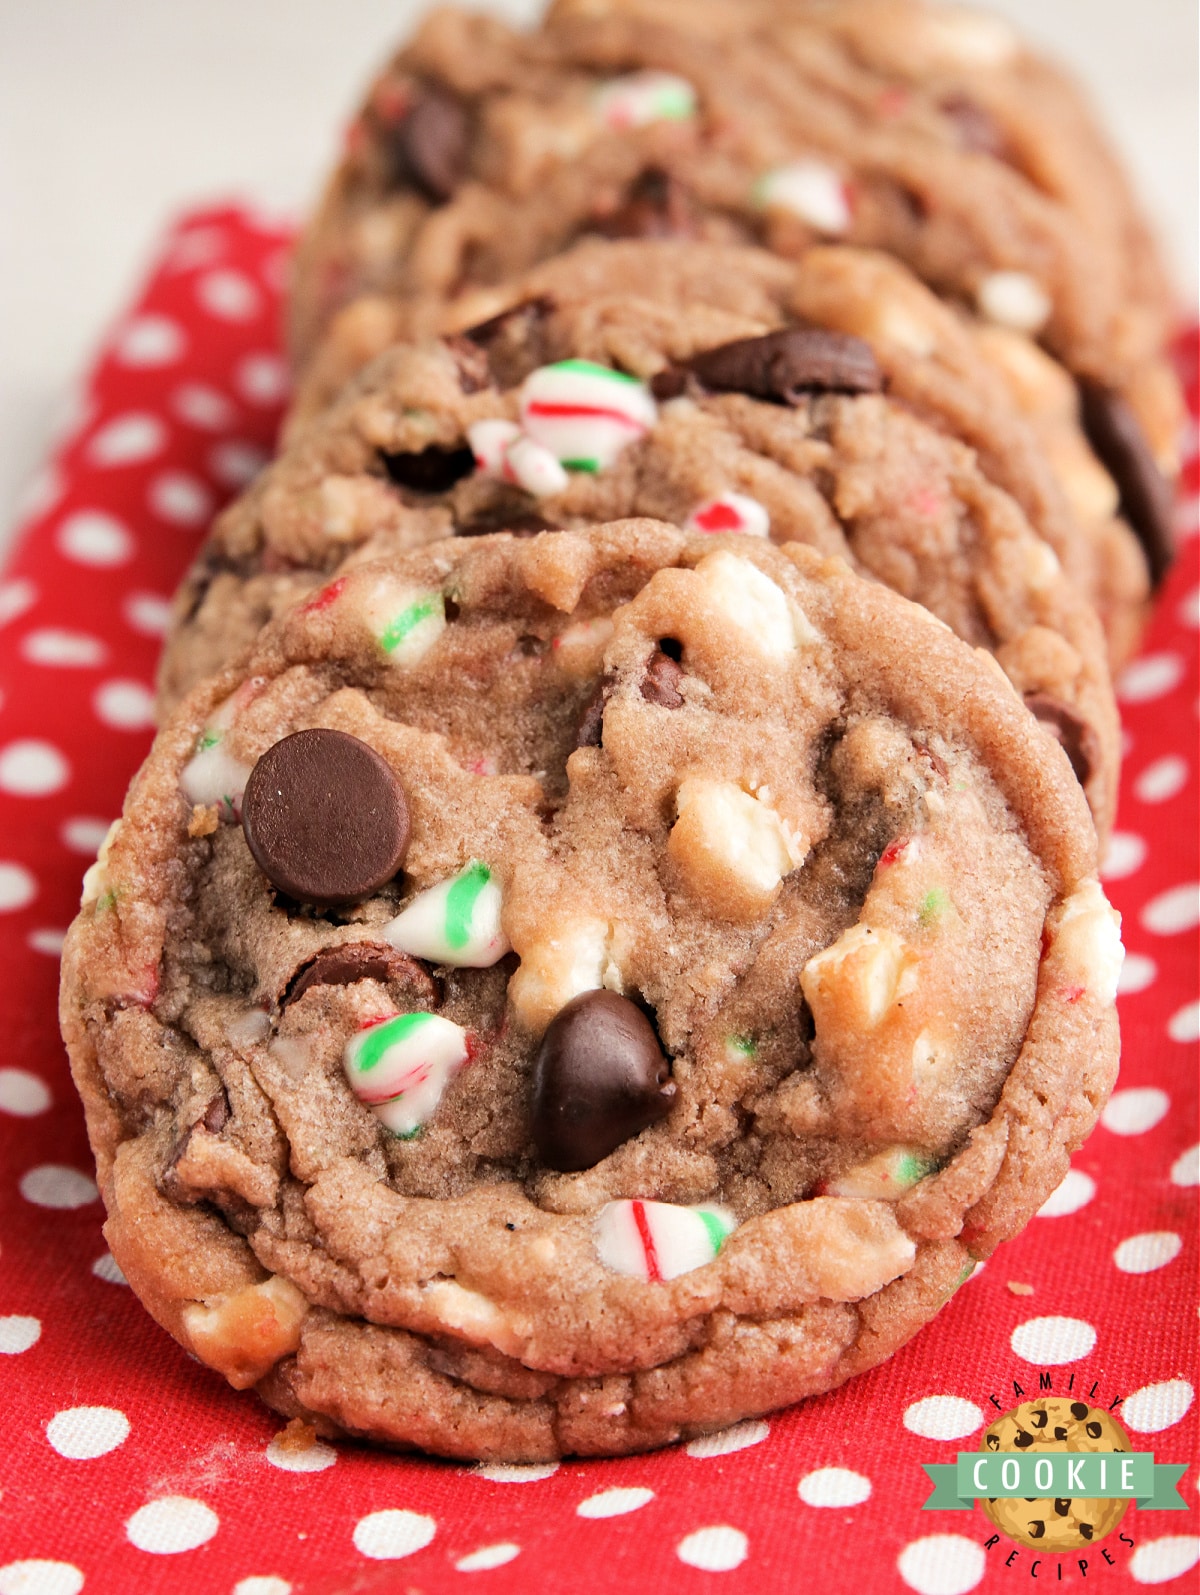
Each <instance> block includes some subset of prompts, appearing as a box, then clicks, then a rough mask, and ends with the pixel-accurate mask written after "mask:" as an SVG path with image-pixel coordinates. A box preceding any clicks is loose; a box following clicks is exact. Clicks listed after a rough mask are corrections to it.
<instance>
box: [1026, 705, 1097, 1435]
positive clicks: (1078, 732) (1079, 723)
mask: <svg viewBox="0 0 1200 1595" xmlns="http://www.w3.org/2000/svg"><path fill="white" fill-rule="evenodd" d="M1025 707H1026V708H1027V709H1028V710H1029V711H1030V713H1031V714H1033V715H1035V716H1036V718H1037V719H1038V720H1039V721H1040V723H1041V724H1042V725H1044V726H1045V728H1046V730H1047V731H1049V733H1050V735H1051V736H1052V737H1053V738H1054V740H1055V741H1056V742H1057V743H1058V744H1059V746H1060V747H1061V748H1062V750H1063V752H1064V753H1065V754H1066V756H1067V758H1068V759H1069V760H1070V761H1071V768H1072V770H1074V772H1075V779H1076V780H1077V781H1078V782H1079V784H1080V786H1086V785H1087V783H1088V782H1089V781H1090V780H1091V778H1092V774H1093V772H1094V771H1095V769H1096V767H1097V765H1098V764H1099V762H1100V738H1099V736H1098V735H1097V733H1096V728H1095V726H1093V725H1089V724H1088V722H1087V721H1086V720H1085V719H1083V717H1082V716H1081V715H1078V714H1076V713H1075V711H1074V709H1068V708H1067V706H1066V704H1065V703H1060V702H1059V701H1058V699H1057V698H1051V697H1049V696H1048V695H1047V694H1046V693H1044V692H1031V693H1029V694H1028V696H1027V697H1026V699H1025ZM1076 1405H1078V1402H1077V1403H1076ZM1085 1411H1086V1409H1085Z"/></svg>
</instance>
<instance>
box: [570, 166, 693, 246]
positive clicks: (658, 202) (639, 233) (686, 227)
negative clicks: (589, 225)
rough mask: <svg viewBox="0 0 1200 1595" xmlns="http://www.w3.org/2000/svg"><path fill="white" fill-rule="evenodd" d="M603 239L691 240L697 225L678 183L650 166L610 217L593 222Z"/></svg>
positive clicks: (667, 174) (665, 173)
mask: <svg viewBox="0 0 1200 1595" xmlns="http://www.w3.org/2000/svg"><path fill="white" fill-rule="evenodd" d="M593 227H594V229H595V231H596V232H598V233H600V234H602V235H603V236H604V237H605V238H693V237H694V236H695V234H696V223H695V219H694V217H693V215H692V210H691V206H690V205H689V204H688V199H687V193H686V191H685V190H684V188H683V185H682V184H681V183H678V182H676V180H675V179H674V178H673V177H671V176H670V174H669V173H667V172H662V171H659V170H658V168H657V167H651V168H650V170H649V171H645V172H643V173H642V174H641V176H640V177H639V178H637V179H636V181H635V182H634V183H633V184H632V185H631V186H630V188H629V191H628V193H627V194H626V196H625V199H624V201H623V202H622V203H621V204H620V205H619V206H618V207H617V209H616V210H615V211H613V212H612V213H611V214H610V215H607V216H599V217H597V218H596V220H595V222H594V223H593Z"/></svg>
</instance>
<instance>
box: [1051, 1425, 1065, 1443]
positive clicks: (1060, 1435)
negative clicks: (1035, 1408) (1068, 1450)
mask: <svg viewBox="0 0 1200 1595" xmlns="http://www.w3.org/2000/svg"><path fill="white" fill-rule="evenodd" d="M1054 1438H1055V1439H1056V1440H1065V1439H1066V1438H1067V1431H1066V1430H1065V1429H1064V1428H1063V1426H1062V1424H1061V1423H1060V1424H1059V1425H1058V1426H1057V1427H1056V1428H1055V1430H1054Z"/></svg>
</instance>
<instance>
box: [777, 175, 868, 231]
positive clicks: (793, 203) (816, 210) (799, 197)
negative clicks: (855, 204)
mask: <svg viewBox="0 0 1200 1595" xmlns="http://www.w3.org/2000/svg"><path fill="white" fill-rule="evenodd" d="M754 202H755V204H756V205H758V206H759V207H760V208H761V209H762V210H783V211H787V212H789V213H790V214H791V215H793V216H798V217H799V218H800V220H801V221H804V222H807V223H808V225H809V226H810V227H812V228H813V229H814V230H815V231H816V232H818V233H824V234H825V235H826V236H827V237H830V238H839V237H840V236H841V235H842V234H843V233H846V232H848V231H849V230H850V224H851V222H852V221H853V219H854V213H853V211H852V210H851V207H850V194H849V191H848V189H847V187H846V184H845V183H844V182H843V181H842V179H841V177H840V176H839V175H838V173H837V172H835V171H834V169H833V167H832V166H826V164H825V163H824V161H814V160H800V161H791V162H789V164H788V165H787V166H778V167H776V168H775V170H774V171H770V172H767V173H766V175H765V176H764V177H761V178H760V179H759V181H758V183H757V185H756V187H755V190H754Z"/></svg>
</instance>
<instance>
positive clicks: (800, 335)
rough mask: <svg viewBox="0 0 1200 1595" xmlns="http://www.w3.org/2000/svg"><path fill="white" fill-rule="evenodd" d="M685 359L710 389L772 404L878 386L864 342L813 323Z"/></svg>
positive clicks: (876, 389)
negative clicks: (739, 394) (814, 395)
mask: <svg viewBox="0 0 1200 1595" xmlns="http://www.w3.org/2000/svg"><path fill="white" fill-rule="evenodd" d="M686 364H687V368H688V370H689V371H691V372H692V373H693V375H694V376H696V377H698V378H699V380H700V381H701V382H702V383H703V384H704V386H705V387H706V388H711V389H713V390H714V391H715V392H726V393H747V394H749V395H750V396H751V397H752V398H755V399H770V400H772V401H773V402H775V403H777V404H799V402H800V399H801V396H802V395H803V394H805V393H878V392H879V391H880V389H881V388H882V387H883V372H882V371H881V370H880V369H879V365H878V363H877V362H876V359H875V356H874V355H873V354H872V352H871V346H870V344H867V343H864V342H863V340H862V339H861V338H855V337H853V336H852V335H851V334H849V333H845V332H826V331H824V330H823V329H821V328H814V327H788V328H785V329H784V330H782V331H780V332H768V333H767V334H766V335H765V336H764V337H761V338H738V339H737V340H736V341H735V342H733V343H725V344H722V345H721V346H720V348H718V349H707V350H705V352H704V353H703V354H697V355H693V356H692V358H691V359H690V360H689V361H687V362H686Z"/></svg>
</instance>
